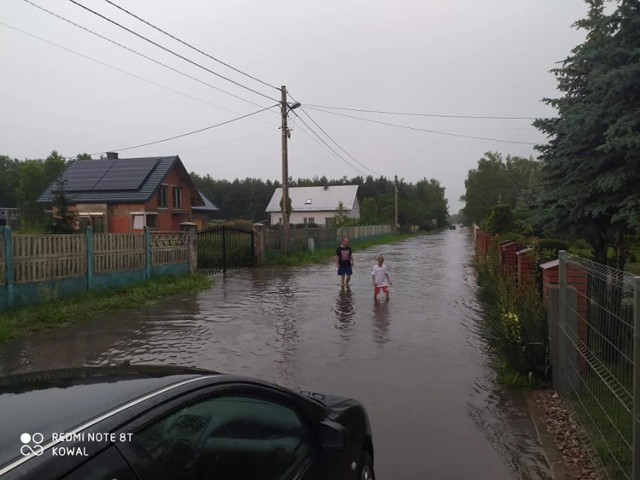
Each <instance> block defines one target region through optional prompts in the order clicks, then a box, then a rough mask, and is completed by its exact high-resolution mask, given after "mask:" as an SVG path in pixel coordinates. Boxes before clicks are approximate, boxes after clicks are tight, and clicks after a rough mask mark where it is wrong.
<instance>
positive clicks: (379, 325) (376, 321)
mask: <svg viewBox="0 0 640 480" xmlns="http://www.w3.org/2000/svg"><path fill="white" fill-rule="evenodd" d="M389 325H391V319H390V317H389V302H387V301H386V300H383V301H381V302H376V301H374V302H373V339H374V341H375V342H376V344H377V345H380V346H382V345H384V344H385V343H387V342H388V341H389Z"/></svg>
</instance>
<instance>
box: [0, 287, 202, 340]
mask: <svg viewBox="0 0 640 480" xmlns="http://www.w3.org/2000/svg"><path fill="white" fill-rule="evenodd" d="M210 285H211V280H210V279H209V278H208V277H205V276H203V275H181V276H158V277H153V278H151V279H149V280H146V281H144V282H139V283H134V284H130V285H127V286H124V287H117V288H108V289H104V290H89V291H88V292H84V293H81V294H78V295H74V296H70V297H65V298H60V299H54V298H53V297H52V298H51V300H50V301H48V302H45V303H41V304H39V305H34V306H30V307H23V308H16V309H13V310H8V311H5V312H2V313H0V343H3V342H6V341H8V340H10V339H12V338H17V337H21V336H24V335H28V334H30V333H35V332H39V331H43V330H50V329H53V328H57V327H61V326H65V325H68V324H71V323H75V322H78V321H81V320H87V319H90V318H94V317H96V316H97V315H100V314H103V313H106V312H110V311H118V310H125V309H136V308H139V307H141V306H143V305H145V304H146V303H147V302H149V301H152V300H157V299H160V298H166V297H169V296H171V295H176V294H179V293H185V292H194V291H198V290H201V289H204V288H207V287H209V286H210Z"/></svg>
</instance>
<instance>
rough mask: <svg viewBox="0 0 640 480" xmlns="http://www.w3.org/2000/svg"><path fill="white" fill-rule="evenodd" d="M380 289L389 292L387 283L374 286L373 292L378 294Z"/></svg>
mask: <svg viewBox="0 0 640 480" xmlns="http://www.w3.org/2000/svg"><path fill="white" fill-rule="evenodd" d="M380 290H382V291H383V292H384V293H387V292H389V287H387V286H386V285H383V286H381V287H373V294H374V295H378V294H379V293H380Z"/></svg>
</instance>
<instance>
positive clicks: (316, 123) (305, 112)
mask: <svg viewBox="0 0 640 480" xmlns="http://www.w3.org/2000/svg"><path fill="white" fill-rule="evenodd" d="M287 95H288V96H289V98H291V100H293V102H297V100H296V99H295V98H293V95H291V93H289V92H287ZM300 110H302V111H303V112H304V114H305V115H306V116H307V117H309V120H311V121H312V122H313V123H314V124H315V125H316V127H318V128H319V129H320V130H321V131H322V133H324V134H325V135H326V136H327V138H328V139H329V140H331V141H332V142H333V143H334V144H335V145H336V146H337V147H338V148H339V149H340V150H342V151H343V152H344V153H346V154H347V156H348V157H349V158H351V159H352V160H353V161H354V162H356V163H357V164H358V165H360V166H362V167H364V168H365V169H366V170H369V171H370V172H371V173H373V174H374V175H376V176H380V177H382V178H388V177H387V176H386V175H382V174H381V173H378V172H375V171H374V170H371V169H370V168H369V167H367V166H366V165H364V164H363V163H361V162H359V161H358V160H357V159H356V158H355V157H354V156H353V155H351V154H350V153H349V152H347V151H346V150H345V149H344V148H342V147H341V146H340V145H339V144H338V142H336V141H335V140H334V139H333V138H332V137H331V136H330V135H329V134H328V133H327V132H326V131H325V130H324V129H323V128H322V127H321V126H320V125H319V124H318V122H316V121H315V120H314V119H313V118H312V117H311V115H309V113H308V112H307V111H306V110H305V109H304V107H303V108H301V109H300ZM296 116H297V115H296ZM361 173H362V172H361Z"/></svg>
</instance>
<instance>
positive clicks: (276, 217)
mask: <svg viewBox="0 0 640 480" xmlns="http://www.w3.org/2000/svg"><path fill="white" fill-rule="evenodd" d="M357 193H358V185H330V186H324V187H293V188H289V197H290V198H291V210H292V211H291V214H290V216H289V223H290V224H297V223H304V224H307V223H315V224H318V225H331V224H332V223H333V218H334V217H335V216H336V212H337V210H338V205H339V204H340V202H342V204H343V205H344V208H345V210H346V212H347V217H349V218H354V219H359V218H360V204H359V203H358V196H357ZM281 199H282V188H277V189H276V191H275V192H274V193H273V196H272V197H271V201H270V202H269V205H268V206H267V209H266V212H267V213H269V215H270V217H271V225H277V224H279V223H282V208H281V206H280V200H281Z"/></svg>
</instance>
